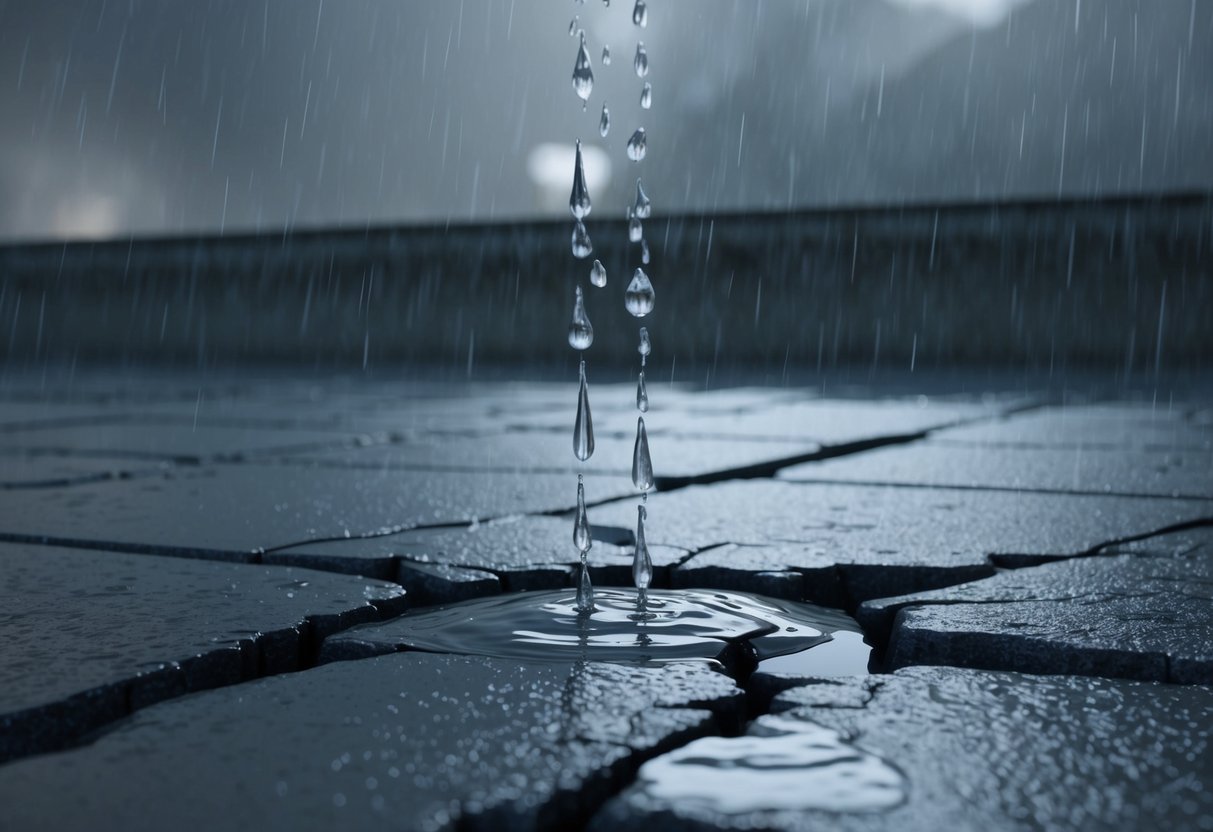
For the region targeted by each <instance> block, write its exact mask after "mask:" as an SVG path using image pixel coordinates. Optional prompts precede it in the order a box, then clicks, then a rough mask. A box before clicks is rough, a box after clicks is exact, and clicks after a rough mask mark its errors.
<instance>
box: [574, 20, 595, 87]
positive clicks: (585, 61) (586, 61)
mask: <svg viewBox="0 0 1213 832" xmlns="http://www.w3.org/2000/svg"><path fill="white" fill-rule="evenodd" d="M593 89H594V70H593V68H592V67H591V65H590V53H589V51H588V50H587V49H586V48H585V33H584V32H583V33H582V35H581V45H580V46H578V47H577V62H576V63H575V64H573V91H574V92H576V93H577V97H578V98H580V99H581V100H582V101H586V100H588V99H589V97H590V93H591V92H592V91H593Z"/></svg>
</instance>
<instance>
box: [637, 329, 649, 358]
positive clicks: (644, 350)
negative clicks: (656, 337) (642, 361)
mask: <svg viewBox="0 0 1213 832" xmlns="http://www.w3.org/2000/svg"><path fill="white" fill-rule="evenodd" d="M636 352H638V353H640V355H641V356H642V357H643V358H648V357H649V355H650V353H652V352H653V342H652V341H650V340H649V328H648V327H647V326H642V327H641V328H640V346H638V347H636Z"/></svg>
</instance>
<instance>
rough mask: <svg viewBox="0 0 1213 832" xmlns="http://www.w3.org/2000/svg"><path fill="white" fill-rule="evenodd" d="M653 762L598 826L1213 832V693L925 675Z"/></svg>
mask: <svg viewBox="0 0 1213 832" xmlns="http://www.w3.org/2000/svg"><path fill="white" fill-rule="evenodd" d="M775 704H776V707H777V708H779V709H781V710H782V712H781V713H778V714H774V715H769V716H764V717H761V718H760V719H758V720H757V721H756V722H755V723H753V724H752V725H751V727H750V728H749V730H748V731H747V733H746V734H745V735H744V736H741V737H733V738H722V737H712V738H705V739H700V740H696V741H695V742H692V743H690V744H689V745H687V746H685V747H683V748H680V749H678V750H676V751H674V752H671V753H670V754H667V755H664V756H661V757H658V758H656V759H654V760H651V761H649V762H648V763H646V764H645V765H644V766H642V767H641V769H640V773H639V776H638V780H637V783H636V784H635V785H633V786H631V787H629V788H628V789H627V790H626V791H624V792H623V794H622V795H621V796H620V797H618V798H616V799H615V800H613V801H611V803H609V804H608V805H607V807H606V808H605V809H604V810H603V811H602V812H600V813H599V815H598V816H597V817H596V818H595V820H594V822H593V823H592V824H591V825H590V828H591V830H593V832H627V831H628V830H645V832H647V830H652V829H661V830H675V832H684V830H722V829H735V830H742V829H745V830H752V829H763V830H789V832H791V831H792V830H795V831H796V832H799V831H800V830H805V831H806V832H807V830H817V829H831V830H839V832H861V831H863V832H866V830H905V831H906V832H937V830H940V829H989V830H1033V829H1049V830H1074V832H1079V831H1080V830H1081V831H1082V832H1086V831H1087V830H1123V829H1177V830H1181V829H1182V830H1208V829H1213V766H1211V765H1210V764H1209V756H1210V753H1211V752H1213V749H1210V744H1211V740H1213V690H1211V689H1209V688H1203V687H1186V686H1169V685H1162V684H1151V683H1140V682H1125V681H1118V680H1105V679H1090V678H1082V677H1045V676H1026V675H1022V674H1016V673H987V672H982V671H973V670H957V669H951V668H914V669H910V670H901V671H898V672H897V673H896V674H894V675H892V676H883V677H875V678H874V679H872V680H865V679H862V678H861V679H857V680H854V681H850V682H846V683H842V684H836V685H831V686H828V687H827V686H823V685H812V686H809V687H804V688H797V689H795V690H792V691H788V692H785V693H783V694H781V695H780V696H779V697H778V698H776V700H775Z"/></svg>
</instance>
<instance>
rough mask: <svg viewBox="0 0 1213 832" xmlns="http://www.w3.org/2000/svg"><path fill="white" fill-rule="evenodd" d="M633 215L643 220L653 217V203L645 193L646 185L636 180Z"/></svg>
mask: <svg viewBox="0 0 1213 832" xmlns="http://www.w3.org/2000/svg"><path fill="white" fill-rule="evenodd" d="M632 213H633V214H634V215H635V216H637V217H640V218H641V219H642V220H647V219H648V218H649V217H650V216H652V215H653V203H652V202H651V201H650V200H649V195H648V194H646V193H645V192H644V184H643V183H642V182H641V181H640V180H639V179H637V180H636V200H635V202H633V203H632Z"/></svg>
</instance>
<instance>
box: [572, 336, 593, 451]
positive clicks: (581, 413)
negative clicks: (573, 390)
mask: <svg viewBox="0 0 1213 832" xmlns="http://www.w3.org/2000/svg"><path fill="white" fill-rule="evenodd" d="M573 454H574V455H575V456H576V457H577V458H578V459H580V460H581V461H582V462H585V461H586V460H587V459H589V458H590V457H591V456H593V455H594V419H593V417H592V416H591V415H590V390H589V385H587V384H586V381H585V361H584V360H582V362H581V387H580V389H579V390H578V391H577V420H576V421H575V422H574V423H573Z"/></svg>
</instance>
